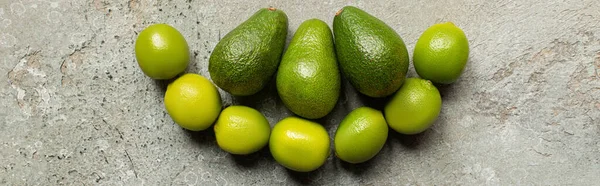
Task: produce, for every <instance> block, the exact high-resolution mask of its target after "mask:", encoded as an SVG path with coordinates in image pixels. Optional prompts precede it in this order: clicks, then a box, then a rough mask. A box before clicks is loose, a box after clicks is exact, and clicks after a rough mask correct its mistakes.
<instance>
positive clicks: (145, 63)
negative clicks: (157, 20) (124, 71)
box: [135, 24, 190, 79]
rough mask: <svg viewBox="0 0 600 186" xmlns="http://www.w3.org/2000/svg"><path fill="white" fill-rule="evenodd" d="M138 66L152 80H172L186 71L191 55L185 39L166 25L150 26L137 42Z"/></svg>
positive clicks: (139, 36) (141, 33) (136, 55)
mask: <svg viewBox="0 0 600 186" xmlns="http://www.w3.org/2000/svg"><path fill="white" fill-rule="evenodd" d="M135 57H136V59H137V62H138V65H139V66H140V68H141V69H142V71H143V72H144V74H146V75H147V76H148V77H150V78H152V79H171V78H173V77H175V76H177V75H178V74H180V73H182V72H183V71H185V68H186V67H187V65H188V62H189V59H190V54H189V49H188V44H187V42H186V41H185V38H184V37H183V35H181V33H179V31H177V30H176V29H175V28H173V27H171V26H169V25H166V24H154V25H150V26H148V27H147V28H146V29H144V30H143V31H142V32H140V35H138V38H137V40H136V41H135Z"/></svg>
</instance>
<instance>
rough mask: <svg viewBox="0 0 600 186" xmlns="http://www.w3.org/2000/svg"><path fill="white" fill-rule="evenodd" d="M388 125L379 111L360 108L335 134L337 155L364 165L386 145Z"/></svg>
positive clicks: (354, 111) (352, 113) (350, 115)
mask: <svg viewBox="0 0 600 186" xmlns="http://www.w3.org/2000/svg"><path fill="white" fill-rule="evenodd" d="M387 137H388V124H387V123H386V121H385V118H384V117H383V114H382V113H381V111H379V110H375V109H373V108H369V107H360V108H357V109H354V110H353V111H352V112H350V113H349V114H348V115H347V116H346V117H345V118H344V120H342V122H341V123H340V125H339V127H338V129H337V131H336V132H335V137H334V144H335V153H336V156H337V157H338V158H340V159H341V160H343V161H346V162H348V163H363V162H365V161H368V160H370V159H371V158H373V157H375V155H377V153H379V151H381V149H382V148H383V145H385V141H386V140H387Z"/></svg>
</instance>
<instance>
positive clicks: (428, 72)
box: [413, 22, 469, 84]
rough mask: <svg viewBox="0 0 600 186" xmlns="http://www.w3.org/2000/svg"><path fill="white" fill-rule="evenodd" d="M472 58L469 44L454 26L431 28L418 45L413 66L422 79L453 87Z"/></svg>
mask: <svg viewBox="0 0 600 186" xmlns="http://www.w3.org/2000/svg"><path fill="white" fill-rule="evenodd" d="M468 58H469V41H468V40H467V37H466V36H465V33H464V32H463V31H462V30H461V29H460V28H458V27H457V26H455V25H454V24H453V23H452V22H446V23H439V24H435V25H433V26H431V27H429V28H428V29H427V30H425V32H423V34H422V35H421V37H419V40H417V44H416V45H415V51H414V53H413V64H414V66H415V71H417V74H419V76H420V77H421V78H423V79H428V80H431V81H432V82H434V83H440V84H450V83H453V82H455V81H456V80H457V79H458V78H459V77H460V75H461V74H462V72H463V70H464V69H465V66H466V64H467V59H468Z"/></svg>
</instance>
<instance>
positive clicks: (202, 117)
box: [165, 74, 221, 131]
mask: <svg viewBox="0 0 600 186" xmlns="http://www.w3.org/2000/svg"><path fill="white" fill-rule="evenodd" d="M165 108H166V109H167V112H168V113H169V115H170V116H171V118H172V119H173V121H175V123H177V124H179V126H181V127H183V128H185V129H188V130H191V131H200V130H204V129H207V128H208V127H210V126H211V125H212V124H213V123H214V122H215V120H216V119H217V117H218V116H219V113H220V112H221V96H220V95H219V91H218V90H217V88H216V87H215V86H214V85H213V84H212V83H211V82H210V81H209V80H208V79H206V78H204V77H202V76H200V75H198V74H185V75H183V76H181V77H179V78H177V79H176V80H175V81H173V82H172V83H171V84H169V86H167V92H165Z"/></svg>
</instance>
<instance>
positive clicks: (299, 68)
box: [276, 19, 341, 119]
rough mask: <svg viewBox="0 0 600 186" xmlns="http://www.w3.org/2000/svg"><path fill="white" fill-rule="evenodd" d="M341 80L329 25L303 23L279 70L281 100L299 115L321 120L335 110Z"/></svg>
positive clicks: (315, 20) (319, 21) (312, 21)
mask: <svg viewBox="0 0 600 186" xmlns="http://www.w3.org/2000/svg"><path fill="white" fill-rule="evenodd" d="M340 81H341V80H340V72H339V69H338V64H337V60H336V58H335V49H334V46H333V36H332V34H331V30H330V29H329V26H327V24H326V23H325V22H323V21H321V20H318V19H310V20H307V21H305V22H303V23H302V24H301V25H300V26H299V27H298V29H297V31H296V34H295V35H294V37H293V38H292V41H291V42H290V44H289V46H288V48H287V51H286V52H285V54H284V55H283V58H282V60H281V64H280V65H279V70H278V71H277V79H276V84H277V92H278V93H279V97H280V98H281V100H282V101H283V103H284V104H285V105H286V107H287V108H288V109H290V110H291V111H292V112H294V113H295V114H297V115H298V116H301V117H304V118H308V119H317V118H321V117H323V116H325V115H327V114H329V112H331V110H333V108H334V107H335V105H336V103H337V101H338V98H339V95H340Z"/></svg>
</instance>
